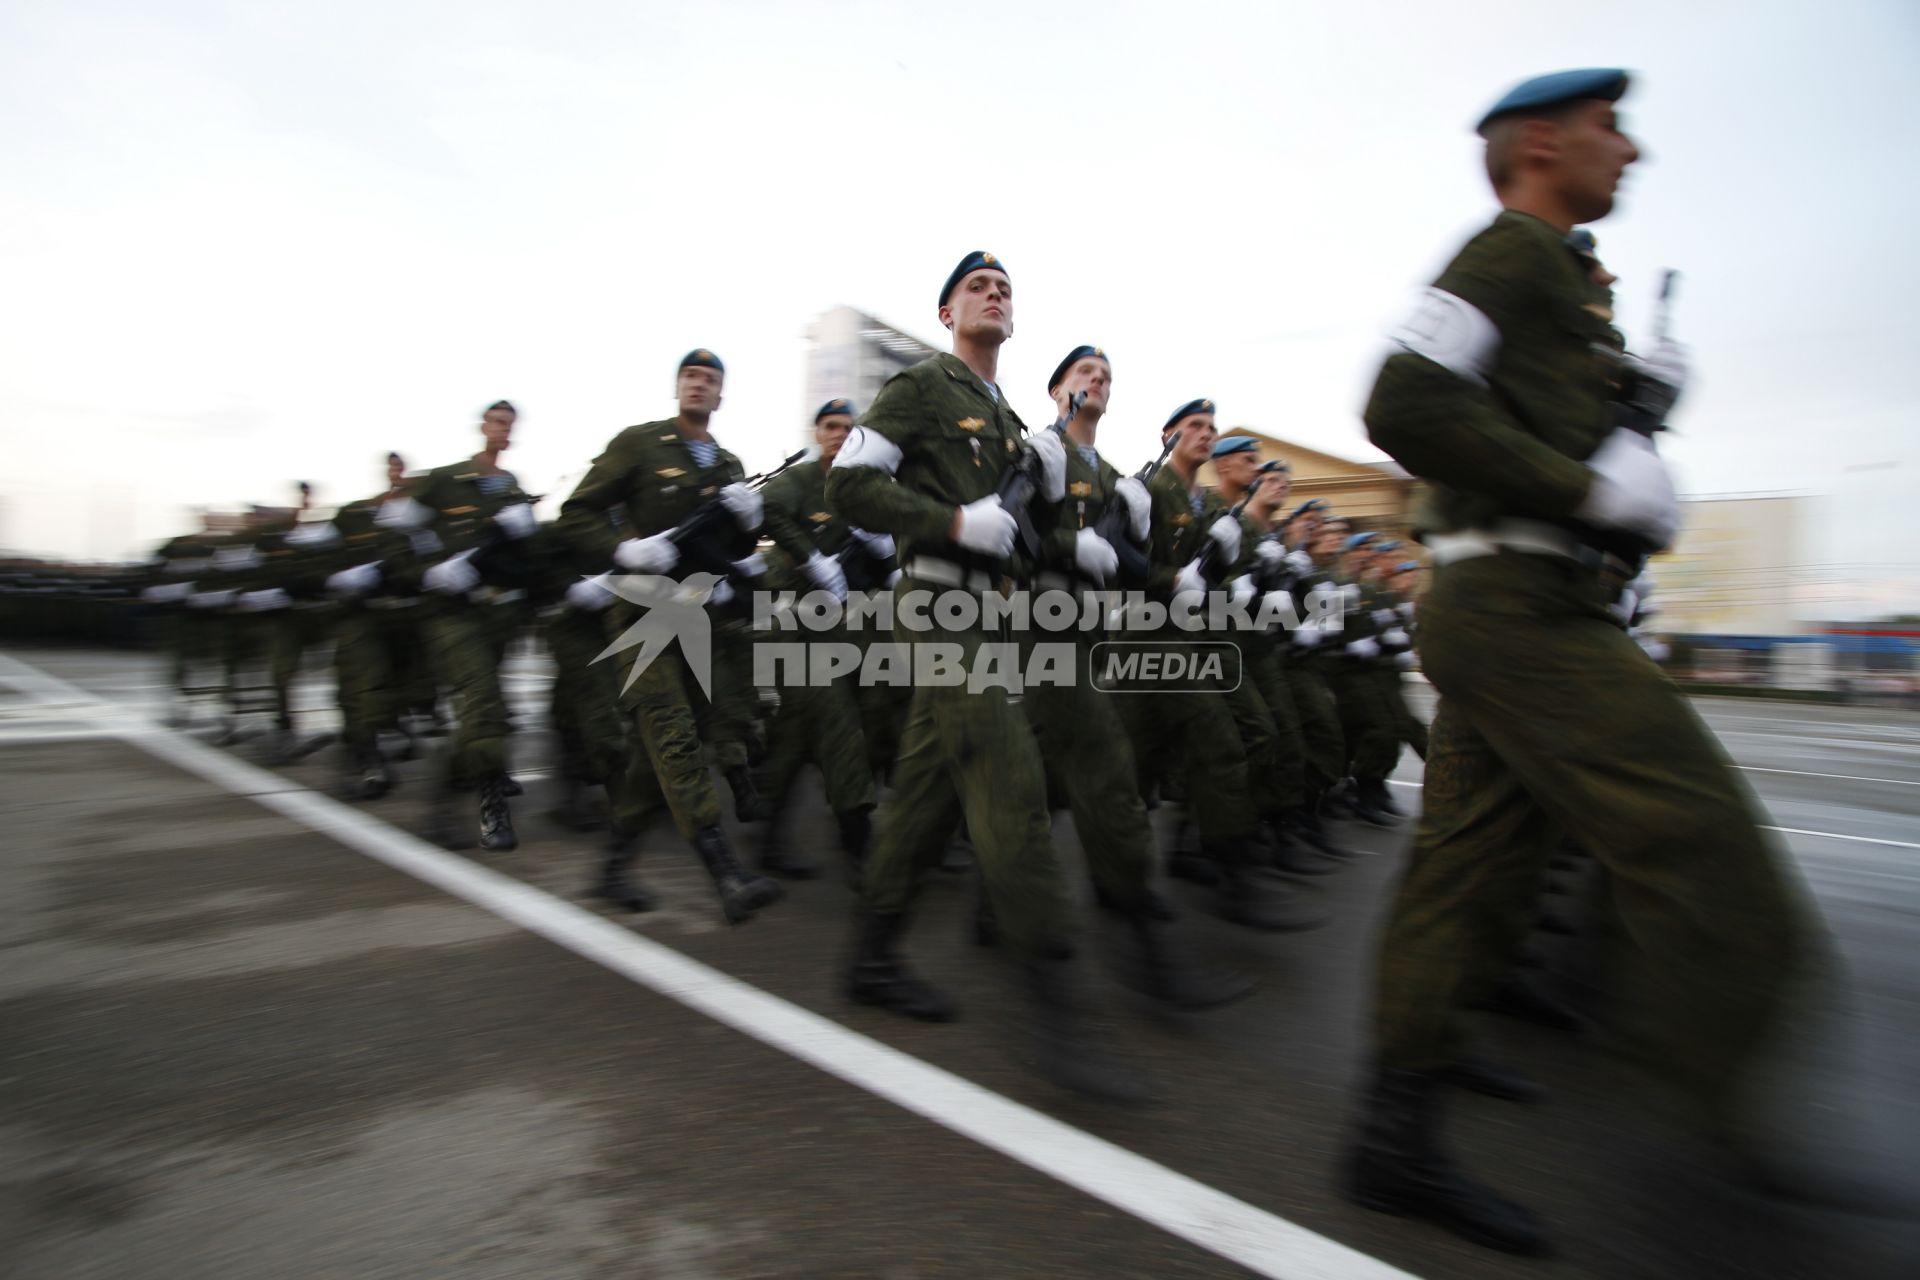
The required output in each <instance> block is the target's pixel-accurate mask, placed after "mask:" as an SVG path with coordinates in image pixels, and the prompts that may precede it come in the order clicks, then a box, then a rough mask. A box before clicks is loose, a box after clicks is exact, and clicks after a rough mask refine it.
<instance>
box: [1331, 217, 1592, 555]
mask: <svg viewBox="0 0 1920 1280" xmlns="http://www.w3.org/2000/svg"><path fill="white" fill-rule="evenodd" d="M1434 284H1435V287H1436V288H1439V289H1441V290H1444V291H1445V292H1447V293H1450V294H1454V295H1455V296H1457V297H1459V298H1462V299H1464V300H1465V301H1466V302H1468V303H1470V304H1471V305H1472V306H1473V307H1474V308H1476V309H1477V310H1479V311H1480V312H1481V313H1482V314H1483V315H1485V316H1486V317H1487V318H1488V319H1489V320H1491V321H1492V322H1493V325H1494V327H1495V329H1496V330H1498V333H1499V346H1498V349H1497V350H1496V351H1495V352H1494V353H1493V354H1492V367H1491V370H1490V371H1489V372H1488V375H1487V378H1486V385H1484V386H1482V385H1479V384H1477V383H1476V382H1474V381H1472V380H1470V379H1469V378H1466V377H1463V376H1461V375H1459V374H1456V373H1454V372H1452V371H1451V370H1449V369H1447V368H1445V367H1443V366H1442V365H1440V364H1437V363H1435V362H1434V361H1432V360H1429V359H1427V358H1426V357H1424V356H1420V355H1415V354H1413V353H1411V352H1405V351H1403V352H1398V353H1396V354H1394V355H1391V356H1389V357H1388V358H1387V361H1386V363H1385V364H1384V365H1383V366H1382V367H1381V370H1380V375H1379V378H1378V379H1377V380H1376V381H1375V383H1374V387H1373V393H1372V396H1371V398H1370V399H1369V401H1368V403H1367V408H1366V413H1365V417H1366V423H1367V433H1368V436H1369V438H1371V439H1372V441H1373V442H1374V444H1376V445H1378V446H1379V447H1380V448H1382V449H1384V450H1385V451H1386V452H1387V453H1389V454H1391V455H1392V456H1393V458H1394V459H1395V460H1396V461H1398V462H1399V463H1400V464H1401V465H1402V466H1404V467H1406V468H1407V470H1408V471H1410V472H1412V473H1413V474H1414V475H1415V476H1417V477H1419V478H1420V479H1422V480H1425V481H1428V482H1429V483H1430V484H1431V485H1432V489H1431V492H1430V495H1429V498H1428V503H1427V507H1426V509H1425V510H1424V511H1423V512H1422V513H1421V516H1420V519H1419V520H1418V524H1419V525H1420V527H1421V528H1422V529H1423V530H1424V531H1431V532H1442V533H1444V532H1451V531H1455V530H1459V529H1463V528H1470V527H1478V526H1484V525H1486V524H1487V523H1489V522H1491V521H1494V520H1498V519H1501V518H1511V517H1524V518H1529V519H1537V520H1547V521H1552V522H1556V523H1563V524H1564V523H1568V522H1570V521H1571V518H1572V516H1573V513H1574V512H1575V511H1576V510H1578V508H1579V507H1580V505H1581V503H1582V502H1583V501H1584V500H1585V499H1586V496H1587V489H1588V486H1589V484H1590V475H1589V472H1588V471H1587V468H1586V467H1585V466H1583V465H1582V462H1583V460H1584V459H1586V458H1587V457H1589V456H1591V455H1592V453H1593V451H1594V449H1595V448H1597V447H1598V446H1599V444H1600V441H1601V440H1602V439H1603V438H1605V436H1606V434H1607V432H1608V430H1609V429H1610V425H1611V423H1610V419H1611V415H1612V406H1611V403H1610V401H1611V397H1612V388H1613V378H1614V376H1615V369H1616V365H1615V361H1614V357H1613V354H1612V353H1613V352H1614V351H1615V350H1617V347H1616V345H1615V337H1614V335H1613V334H1612V331H1611V326H1610V325H1609V324H1608V322H1607V317H1606V315H1605V314H1604V312H1605V308H1603V307H1600V306H1599V305H1597V304H1596V303H1595V302H1594V291H1593V286H1592V283H1591V281H1590V280H1589V279H1588V277H1587V275H1586V272H1585V269H1584V268H1583V267H1582V265H1581V263H1580V261H1579V259H1578V258H1577V257H1576V256H1575V254H1574V252H1573V251H1572V250H1571V249H1570V248H1568V247H1567V245H1566V243H1565V242H1564V241H1563V240H1562V238H1561V236H1560V233H1559V232H1558V231H1556V230H1554V229H1553V228H1552V227H1550V226H1548V225H1547V224H1546V223H1544V222H1542V221H1540V220H1539V219H1538V218H1535V217H1532V216H1530V215H1528V214H1523V213H1515V212H1513V211H1511V210H1509V211H1507V212H1504V213H1502V214H1501V215H1500V216H1499V217H1498V218H1496V219H1494V221H1493V225H1492V226H1490V227H1488V228H1487V229H1486V230H1485V231H1482V232H1481V233H1480V234H1479V235H1477V236H1475V237H1474V238H1473V239H1472V240H1470V241H1468V243H1467V245H1466V247H1465V248H1463V249H1461V251H1460V253H1459V255H1458V256H1456V257H1455V258H1454V260H1453V262H1452V263H1451V264H1450V265H1449V266H1448V267H1447V269H1446V270H1445V271H1443V272H1442V273H1441V275H1440V278H1439V279H1438V280H1436V281H1435V282H1434Z"/></svg>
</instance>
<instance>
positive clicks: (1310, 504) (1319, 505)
mask: <svg viewBox="0 0 1920 1280" xmlns="http://www.w3.org/2000/svg"><path fill="white" fill-rule="evenodd" d="M1326 509H1327V500H1326V499H1325V498H1308V499H1307V500H1306V501H1305V502H1303V503H1301V504H1300V505H1299V506H1297V507H1295V508H1294V509H1293V514H1294V517H1295V518H1296V519H1297V518H1299V517H1300V516H1304V515H1308V514H1310V513H1312V512H1315V511H1325V510H1326Z"/></svg>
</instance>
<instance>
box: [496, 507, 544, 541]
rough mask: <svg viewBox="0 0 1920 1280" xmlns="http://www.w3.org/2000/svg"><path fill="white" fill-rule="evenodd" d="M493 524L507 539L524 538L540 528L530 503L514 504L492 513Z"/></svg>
mask: <svg viewBox="0 0 1920 1280" xmlns="http://www.w3.org/2000/svg"><path fill="white" fill-rule="evenodd" d="M493 522H494V523H495V524H497V525H499V526H500V532H502V533H504V534H506V535H507V536H508V537H509V538H524V537H526V536H527V535H528V534H530V533H532V532H533V531H534V530H535V529H538V528H539V527H540V520H539V517H537V516H535V515H534V514H533V504H532V503H531V502H515V503H511V504H509V505H508V506H504V507H502V508H500V509H499V510H498V511H496V512H494V513H493Z"/></svg>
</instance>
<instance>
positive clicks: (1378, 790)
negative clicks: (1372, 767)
mask: <svg viewBox="0 0 1920 1280" xmlns="http://www.w3.org/2000/svg"><path fill="white" fill-rule="evenodd" d="M1366 789H1367V790H1368V791H1369V792H1370V793H1371V794H1372V796H1373V805H1374V808H1376V809H1381V810H1384V811H1385V812H1386V814H1387V816H1388V817H1392V818H1404V817H1406V816H1407V811H1406V810H1405V809H1402V808H1401V807H1400V806H1399V805H1397V804H1395V803H1394V802H1393V788H1392V787H1390V786H1388V785H1387V780H1386V779H1385V778H1374V779H1372V780H1371V781H1369V782H1368V783H1367V784H1366Z"/></svg>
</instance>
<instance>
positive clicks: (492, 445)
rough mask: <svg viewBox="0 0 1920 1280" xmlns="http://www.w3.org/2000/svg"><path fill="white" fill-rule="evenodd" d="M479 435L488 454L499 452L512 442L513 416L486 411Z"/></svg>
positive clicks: (481, 418) (502, 411) (502, 412)
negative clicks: (484, 441)
mask: <svg viewBox="0 0 1920 1280" xmlns="http://www.w3.org/2000/svg"><path fill="white" fill-rule="evenodd" d="M480 434H481V436H482V437H483V438H484V439H485V440H486V442H487V451H488V452H489V453H499V452H501V451H502V450H504V449H505V448H506V447H507V446H508V445H509V444H511V443H512V441H513V414H512V413H511V412H510V411H508V410H506V409H489V410H487V411H486V412H485V413H484V414H482V415H480ZM389 472H391V468H389Z"/></svg>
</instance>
